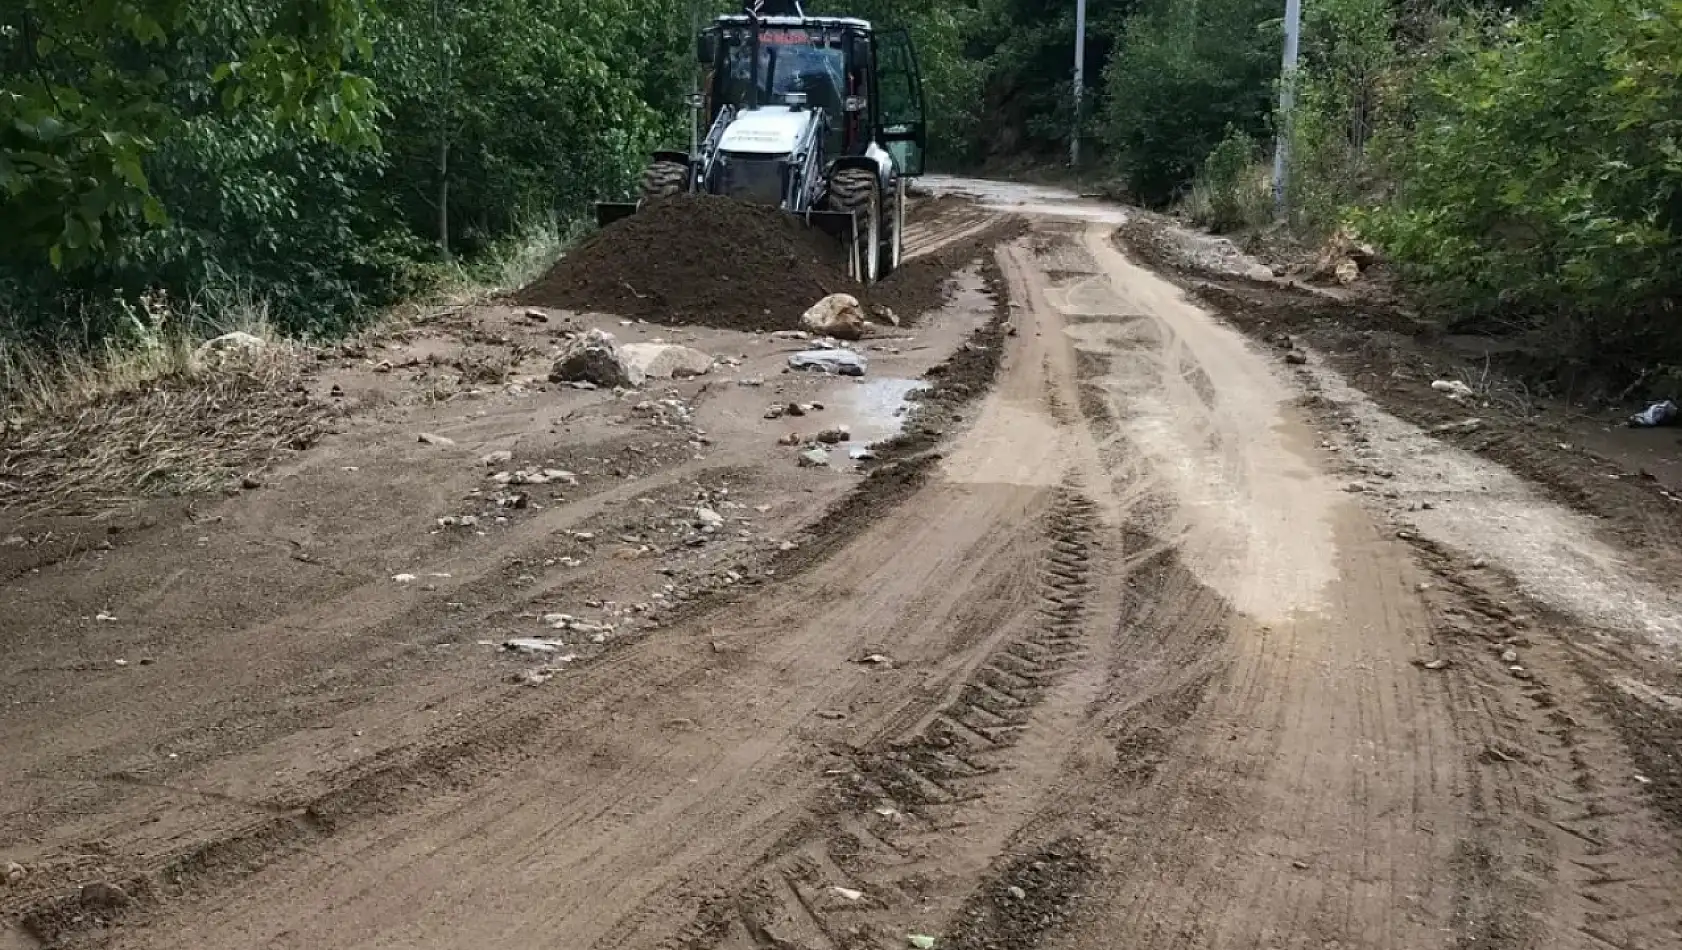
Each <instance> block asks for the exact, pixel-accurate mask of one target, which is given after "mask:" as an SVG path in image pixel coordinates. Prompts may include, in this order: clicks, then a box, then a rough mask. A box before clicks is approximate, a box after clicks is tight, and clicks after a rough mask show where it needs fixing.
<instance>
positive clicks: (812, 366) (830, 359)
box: [788, 349, 870, 376]
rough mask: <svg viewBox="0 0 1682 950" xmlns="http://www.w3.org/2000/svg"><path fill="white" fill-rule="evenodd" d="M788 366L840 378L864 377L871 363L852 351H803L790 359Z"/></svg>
mask: <svg viewBox="0 0 1682 950" xmlns="http://www.w3.org/2000/svg"><path fill="white" fill-rule="evenodd" d="M788 365H789V366H790V367H791V368H793V369H808V370H818V371H819V372H824V373H834V374H836V375H839V376H863V375H864V371H865V369H866V368H868V367H869V365H870V361H869V360H867V359H865V358H864V357H863V356H861V355H859V354H858V353H854V352H853V351H852V350H841V349H835V350H802V351H800V352H799V353H795V354H793V355H791V356H790V357H789V358H788Z"/></svg>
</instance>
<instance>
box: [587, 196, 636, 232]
mask: <svg viewBox="0 0 1682 950" xmlns="http://www.w3.org/2000/svg"><path fill="white" fill-rule="evenodd" d="M636 213H637V205H636V203H635V202H628V201H601V202H597V204H596V227H598V228H605V227H607V226H608V225H610V224H612V223H613V222H615V221H618V220H619V219H621V218H628V217H630V216H631V215H633V214H636Z"/></svg>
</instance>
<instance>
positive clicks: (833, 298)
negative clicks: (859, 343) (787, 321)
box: [800, 294, 865, 340]
mask: <svg viewBox="0 0 1682 950" xmlns="http://www.w3.org/2000/svg"><path fill="white" fill-rule="evenodd" d="M800 325H801V326H803V327H805V328H806V329H808V330H810V331H812V332H813V333H821V334H823V335H825V336H832V337H835V338H836V339H837V340H857V339H860V338H861V337H863V336H864V329H865V323H864V308H863V307H860V306H859V301H858V298H857V297H854V296H852V295H851V294H830V295H829V296H827V297H825V298H823V299H822V300H820V301H818V302H817V303H815V304H813V305H812V307H811V309H809V310H807V311H806V313H805V314H804V315H803V316H801V318H800Z"/></svg>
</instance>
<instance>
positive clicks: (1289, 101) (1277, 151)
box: [1273, 0, 1302, 221]
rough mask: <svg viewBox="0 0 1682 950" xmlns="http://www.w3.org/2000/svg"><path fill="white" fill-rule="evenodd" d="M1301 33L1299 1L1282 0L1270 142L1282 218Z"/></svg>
mask: <svg viewBox="0 0 1682 950" xmlns="http://www.w3.org/2000/svg"><path fill="white" fill-rule="evenodd" d="M1301 33H1302V0H1285V61H1284V64H1283V66H1282V67H1281V69H1280V70H1279V132H1278V138H1277V139H1275V140H1274V143H1273V210H1274V213H1275V214H1277V215H1278V217H1279V219H1280V220H1281V221H1283V220H1284V219H1285V216H1286V214H1287V213H1288V212H1289V210H1290V209H1289V208H1287V207H1286V206H1285V187H1286V184H1287V181H1286V179H1287V178H1288V177H1289V174H1290V171H1289V164H1290V152H1291V127H1292V125H1293V124H1294V123H1295V116H1294V113H1295V111H1296V100H1297V39H1298V37H1299V35H1300V34H1301Z"/></svg>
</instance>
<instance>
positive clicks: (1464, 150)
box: [1365, 0, 1682, 366]
mask: <svg viewBox="0 0 1682 950" xmlns="http://www.w3.org/2000/svg"><path fill="white" fill-rule="evenodd" d="M1679 72H1682V2H1678V0H1628V2H1626V0H1547V2H1545V3H1544V4H1543V5H1542V6H1541V8H1540V10H1538V11H1537V12H1536V13H1535V14H1534V15H1533V16H1531V17H1528V18H1523V19H1517V20H1511V21H1508V22H1505V23H1502V24H1499V25H1484V24H1481V23H1479V22H1476V21H1474V22H1472V23H1469V24H1468V25H1467V26H1466V27H1465V28H1464V29H1463V30H1462V31H1461V32H1460V34H1459V35H1458V36H1457V38H1456V40H1455V42H1454V45H1453V47H1452V48H1451V49H1450V50H1449V51H1448V52H1447V53H1446V54H1445V55H1444V56H1443V57H1442V58H1441V60H1440V61H1439V62H1437V63H1435V64H1434V65H1432V66H1431V67H1430V68H1429V69H1427V70H1426V71H1425V73H1424V75H1423V76H1422V78H1421V80H1420V86H1419V93H1418V96H1417V98H1416V101H1415V102H1414V103H1413V108H1414V110H1415V111H1416V115H1415V116H1414V119H1413V122H1412V126H1411V128H1410V129H1409V130H1408V133H1407V134H1406V135H1405V136H1404V137H1402V138H1401V139H1400V140H1399V141H1398V161H1399V166H1398V167H1399V177H1398V181H1397V186H1396V187H1397V191H1396V195H1395V199H1394V200H1393V201H1391V202H1388V203H1385V204H1383V205H1381V206H1380V207H1378V208H1376V209H1374V210H1373V211H1372V212H1371V213H1370V214H1368V215H1367V216H1366V219H1365V223H1366V226H1367V228H1368V229H1369V231H1370V232H1371V233H1372V235H1373V236H1375V237H1376V238H1378V239H1379V240H1380V241H1381V242H1382V243H1383V245H1384V246H1385V247H1386V248H1387V249H1388V250H1389V251H1390V253H1391V254H1392V255H1394V257H1395V258H1396V260H1397V262H1398V263H1399V264H1400V265H1401V266H1402V267H1403V268H1404V272H1405V273H1406V275H1407V276H1408V277H1410V278H1411V279H1412V280H1413V281H1414V282H1415V283H1416V284H1417V286H1419V287H1420V288H1421V289H1422V290H1425V291H1428V292H1430V293H1431V294H1432V295H1433V296H1434V297H1436V298H1437V299H1439V300H1440V301H1442V302H1444V303H1448V304H1452V305H1454V306H1455V307H1456V308H1457V309H1458V310H1459V311H1460V312H1461V313H1464V314H1469V315H1477V314H1487V313H1495V312H1498V313H1501V314H1503V315H1505V316H1508V317H1514V316H1517V317H1528V318H1531V319H1532V320H1534V321H1536V322H1540V323H1546V324H1549V325H1551V326H1553V327H1555V328H1557V329H1559V330H1560V331H1561V332H1562V333H1563V334H1564V336H1565V339H1562V340H1560V341H1558V342H1559V343H1560V344H1561V345H1562V346H1566V347H1568V348H1569V349H1572V350H1574V351H1577V352H1579V353H1583V354H1586V353H1591V352H1598V355H1600V356H1601V357H1602V358H1611V359H1618V360H1622V361H1626V362H1628V363H1629V364H1630V365H1632V366H1633V365H1634V364H1636V363H1639V362H1640V361H1643V360H1649V359H1652V358H1653V357H1654V356H1655V354H1656V351H1657V350H1659V349H1663V350H1665V351H1666V353H1665V355H1666V356H1667V357H1668V358H1671V359H1675V358H1676V357H1677V356H1678V355H1682V351H1679V349H1678V343H1682V333H1678V328H1677V322H1676V317H1675V315H1674V314H1673V313H1672V308H1673V306H1674V303H1675V301H1676V298H1677V295H1678V292H1679V291H1682V75H1679Z"/></svg>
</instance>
